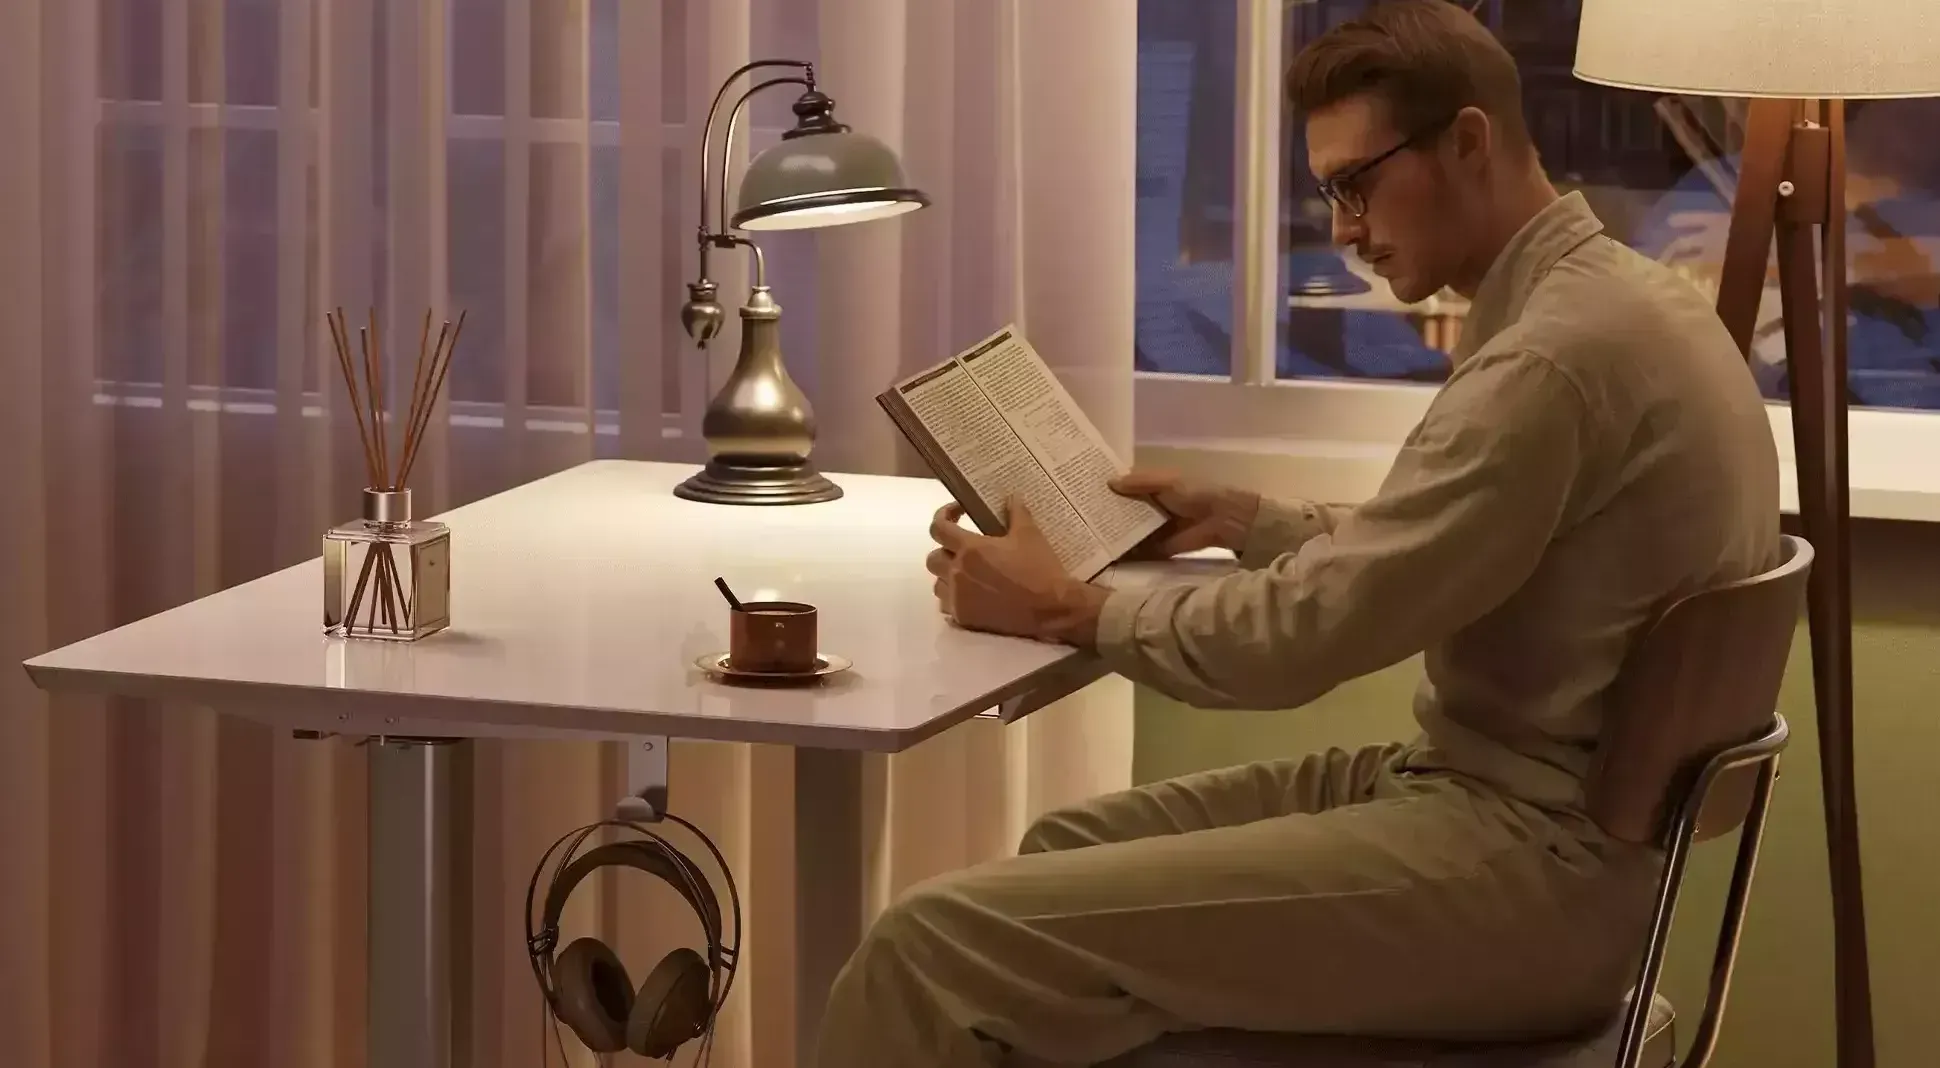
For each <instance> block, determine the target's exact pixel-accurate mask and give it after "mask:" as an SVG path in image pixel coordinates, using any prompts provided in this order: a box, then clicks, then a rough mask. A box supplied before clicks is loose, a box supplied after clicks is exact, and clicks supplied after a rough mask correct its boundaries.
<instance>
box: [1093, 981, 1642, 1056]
mask: <svg viewBox="0 0 1940 1068" xmlns="http://www.w3.org/2000/svg"><path fill="white" fill-rule="evenodd" d="M1675 1015H1676V1014H1675V1013H1674V1012H1672V1010H1671V1003H1670V1002H1669V1001H1666V1000H1665V999H1664V998H1662V997H1656V998H1652V999H1651V1005H1650V1019H1649V1022H1648V1024H1647V1025H1646V1027H1645V1031H1644V1034H1645V1040H1644V1051H1643V1057H1642V1058H1640V1059H1639V1060H1638V1062H1637V1063H1638V1065H1639V1066H1640V1068H1668V1066H1669V1065H1670V1064H1671V1063H1672V1062H1673V1061H1674V1060H1675V1059H1676V1036H1675V1034H1674V1028H1673V1026H1672V1024H1673V1021H1674V1020H1675ZM1622 1026H1623V1017H1622V1014H1621V1013H1619V1014H1618V1016H1617V1017H1616V1018H1615V1019H1613V1020H1611V1021H1610V1023H1609V1025H1608V1026H1606V1027H1604V1029H1603V1030H1601V1031H1599V1032H1597V1033H1595V1034H1592V1035H1588V1036H1585V1037H1582V1038H1578V1039H1561V1040H1556V1041H1550V1042H1519V1043H1513V1044H1507V1045H1497V1044H1493V1043H1473V1042H1466V1043H1449V1042H1414V1041H1405V1040H1398V1039H1375V1038H1351V1037H1343V1036H1332V1035H1329V1036H1318V1035H1315V1036H1309V1035H1269V1034H1253V1033H1249V1032H1245V1031H1222V1030H1211V1031H1191V1032H1184V1033H1181V1034H1176V1035H1167V1036H1166V1037H1165V1038H1162V1039H1160V1040H1159V1041H1157V1042H1154V1043H1153V1044H1151V1045H1149V1046H1146V1047H1145V1048H1144V1049H1140V1050H1135V1051H1133V1052H1131V1053H1128V1054H1126V1055H1124V1056H1123V1057H1119V1058H1116V1059H1114V1060H1112V1061H1109V1062H1107V1063H1106V1064H1104V1065H1100V1066H1099V1068H1612V1066H1614V1065H1615V1064H1616V1062H1617V1039H1618V1031H1619V1029H1620V1028H1621V1027H1622Z"/></svg>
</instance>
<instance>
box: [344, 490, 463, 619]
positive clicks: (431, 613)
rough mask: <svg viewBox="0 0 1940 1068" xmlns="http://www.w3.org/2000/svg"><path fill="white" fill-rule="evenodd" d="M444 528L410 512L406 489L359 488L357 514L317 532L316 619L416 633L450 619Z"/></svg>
mask: <svg viewBox="0 0 1940 1068" xmlns="http://www.w3.org/2000/svg"><path fill="white" fill-rule="evenodd" d="M450 608H451V528H450V527H447V526H445V525H444V524H443V523H438V522H433V521H429V520H414V519H412V518H411V491H410V490H408V489H398V490H380V489H366V490H365V491H364V517H363V518H362V519H357V520H352V521H351V522H348V523H344V524H342V525H340V526H336V527H332V528H331V529H330V531H329V533H327V534H325V535H324V536H323V625H324V629H325V631H326V632H328V633H329V634H331V635H333V636H336V637H340V638H384V639H388V640H391V641H416V640H417V639H419V638H422V637H424V636H425V635H427V634H435V633H437V632H438V631H441V630H443V629H445V628H446V627H447V626H449V625H450V624H451V612H450Z"/></svg>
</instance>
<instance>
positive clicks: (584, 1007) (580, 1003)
mask: <svg viewBox="0 0 1940 1068" xmlns="http://www.w3.org/2000/svg"><path fill="white" fill-rule="evenodd" d="M552 989H553V994H554V1003H553V1012H554V1014H555V1015H557V1016H558V1017H559V1021H560V1022H561V1023H563V1024H565V1025H566V1026H567V1027H569V1028H571V1029H572V1032H573V1034H575V1035H578V1036H579V1040H580V1041H581V1042H583V1043H585V1044H586V1048H587V1049H590V1050H592V1051H593V1052H594V1053H618V1052H620V1051H621V1050H623V1049H625V1048H627V1041H626V1039H627V1021H628V1019H629V1018H630V1017H631V1016H632V1015H633V981H632V980H631V979H630V978H628V977H627V974H626V965H624V964H621V963H620V958H619V957H617V956H615V955H614V953H613V951H612V950H611V949H608V948H607V946H606V943H604V942H601V941H600V940H599V939H597V938H577V939H574V940H573V943H572V944H571V945H569V946H567V947H566V951H565V952H564V953H561V954H559V959H558V960H557V961H555V962H553V966H552Z"/></svg>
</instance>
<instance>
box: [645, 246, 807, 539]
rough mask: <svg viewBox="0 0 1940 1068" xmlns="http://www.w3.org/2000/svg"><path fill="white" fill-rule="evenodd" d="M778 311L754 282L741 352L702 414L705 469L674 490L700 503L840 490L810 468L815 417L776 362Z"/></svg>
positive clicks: (802, 498) (781, 499)
mask: <svg viewBox="0 0 1940 1068" xmlns="http://www.w3.org/2000/svg"><path fill="white" fill-rule="evenodd" d="M780 321H781V307H780V306H779V305H777V304H776V303H775V300H774V296H773V295H772V294H770V293H769V292H768V287H767V286H766V285H764V284H761V283H759V282H757V283H756V285H755V287H754V291H753V292H752V293H750V294H749V295H748V303H747V304H745V305H743V306H742V308H741V352H740V354H739V355H738V357H737V358H736V359H735V361H734V371H733V372H732V373H731V374H729V375H728V378H727V381H726V382H725V383H724V384H723V385H722V386H721V391H720V392H719V393H717V394H715V396H714V399H713V401H712V402H710V403H709V404H708V406H707V412H706V413H705V414H704V415H702V417H701V436H702V437H703V438H705V439H706V441H707V457H708V459H707V466H706V467H705V468H703V469H702V470H701V471H700V472H699V473H698V474H696V475H694V476H693V477H691V478H689V479H688V480H687V481H685V482H682V483H681V484H680V485H678V486H676V487H674V495H675V496H676V497H682V498H685V499H687V500H690V501H699V502H702V503H704V504H820V503H821V502H823V501H832V500H835V499H836V498H838V497H840V496H842V487H840V486H837V485H836V484H835V483H833V482H830V481H829V480H828V479H827V478H825V477H823V476H822V474H821V473H820V472H818V471H816V470H815V465H814V463H813V462H811V461H810V460H809V458H808V454H809V453H810V452H811V451H812V450H813V449H814V448H815V416H814V414H813V413H811V412H810V411H809V407H808V398H807V397H805V396H803V395H802V391H801V390H800V389H799V388H797V387H796V385H795V383H794V381H793V380H792V379H790V378H789V377H788V368H787V367H786V366H785V365H784V364H783V363H782V359H781V333H780V329H779V326H780Z"/></svg>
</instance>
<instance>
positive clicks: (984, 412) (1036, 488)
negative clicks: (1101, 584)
mask: <svg viewBox="0 0 1940 1068" xmlns="http://www.w3.org/2000/svg"><path fill="white" fill-rule="evenodd" d="M876 401H877V403H879V404H881V405H882V407H883V410H884V411H886V412H888V413H889V418H890V419H892V420H894V421H895V423H896V426H897V427H898V428H900V429H901V430H902V432H903V436H904V437H907V438H908V439H909V442H910V444H911V445H914V446H915V447H916V451H917V452H919V453H921V454H922V456H923V458H924V460H925V461H927V462H928V463H929V465H930V469H931V470H933V471H935V472H936V477H937V478H938V479H940V480H941V481H942V482H943V485H944V486H945V487H947V488H948V489H949V491H950V493H951V494H952V495H954V496H955V497H956V499H957V503H959V504H961V505H963V511H964V513H965V514H966V515H968V516H969V517H970V520H971V522H974V523H975V524H976V525H977V529H978V530H981V531H983V532H984V533H985V534H992V535H995V534H1002V533H1003V532H1004V531H1005V530H1006V529H1007V526H1006V522H1005V513H1006V510H1007V502H1008V501H1009V500H1010V498H1011V497H1012V495H1016V496H1018V497H1020V498H1021V499H1022V500H1023V501H1024V506H1025V507H1026V508H1028V509H1030V513H1031V516H1032V518H1034V519H1036V520H1037V525H1038V526H1039V527H1040V528H1041V529H1042V530H1043V531H1044V535H1045V537H1046V538H1048V539H1049V540H1050V542H1051V547H1052V548H1053V549H1055V550H1056V551H1057V554H1058V560H1059V561H1060V562H1062V563H1063V564H1064V568H1065V570H1066V571H1067V572H1069V573H1070V574H1071V575H1072V576H1073V577H1075V578H1079V579H1083V580H1087V581H1088V580H1090V579H1091V578H1092V577H1093V576H1095V575H1097V574H1098V573H1099V572H1100V571H1103V570H1104V569H1105V568H1106V567H1107V566H1109V565H1110V564H1111V563H1112V562H1113V561H1115V560H1117V559H1118V558H1119V557H1120V556H1123V555H1124V554H1125V553H1126V552H1128V551H1130V550H1131V548H1132V547H1133V546H1135V545H1137V544H1138V543H1139V542H1140V541H1142V540H1144V538H1145V536H1146V535H1148V534H1150V533H1152V532H1153V531H1155V530H1157V529H1158V528H1159V527H1160V526H1161V525H1163V524H1164V522H1165V513H1164V512H1163V511H1161V510H1160V509H1159V508H1157V507H1156V506H1154V505H1153V504H1151V502H1149V501H1144V500H1140V499H1137V498H1134V497H1126V496H1123V495H1121V494H1119V493H1117V492H1114V491H1113V490H1112V489H1111V487H1110V486H1108V485H1107V484H1106V483H1107V482H1108V481H1109V480H1110V479H1112V478H1115V477H1116V476H1118V475H1121V474H1124V473H1125V470H1126V467H1125V465H1124V463H1123V462H1122V461H1121V460H1119V458H1118V457H1117V456H1115V455H1114V454H1113V453H1112V451H1111V448H1110V447H1109V446H1107V445H1106V444H1105V442H1104V439H1103V438H1102V437H1100V436H1099V434H1098V428H1097V427H1095V426H1093V425H1092V423H1091V420H1089V419H1087V418H1085V414H1084V412H1083V411H1082V410H1080V409H1079V407H1078V405H1077V403H1076V402H1074V401H1073V400H1072V399H1071V395H1070V394H1069V393H1066V392H1065V390H1064V386H1063V385H1062V384H1061V383H1059V382H1058V380H1057V377H1056V376H1055V375H1053V374H1052V373H1051V369H1050V368H1049V367H1048V366H1046V365H1045V363H1044V360H1043V359H1042V358H1040V357H1039V356H1038V354H1037V353H1036V351H1035V350H1033V349H1032V348H1031V346H1030V343H1029V342H1027V341H1025V340H1024V339H1023V338H1022V337H1021V336H1019V335H1018V333H1017V330H1016V328H1015V327H1005V328H1004V329H1002V330H1000V331H998V332H997V333H995V334H992V335H991V336H989V337H987V338H985V339H984V340H982V341H980V342H978V343H977V344H976V345H974V346H972V347H971V348H970V349H969V350H968V351H966V352H963V353H960V354H958V355H957V356H955V357H953V358H952V359H951V360H950V361H949V362H948V363H944V364H941V365H939V366H936V367H932V368H930V369H929V370H927V371H923V372H921V373H920V374H916V375H912V376H911V377H909V378H907V379H905V380H903V381H901V382H898V383H897V384H896V385H895V386H894V387H893V388H891V389H890V390H888V391H887V392H884V393H882V394H880V395H879V396H877V397H876Z"/></svg>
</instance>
